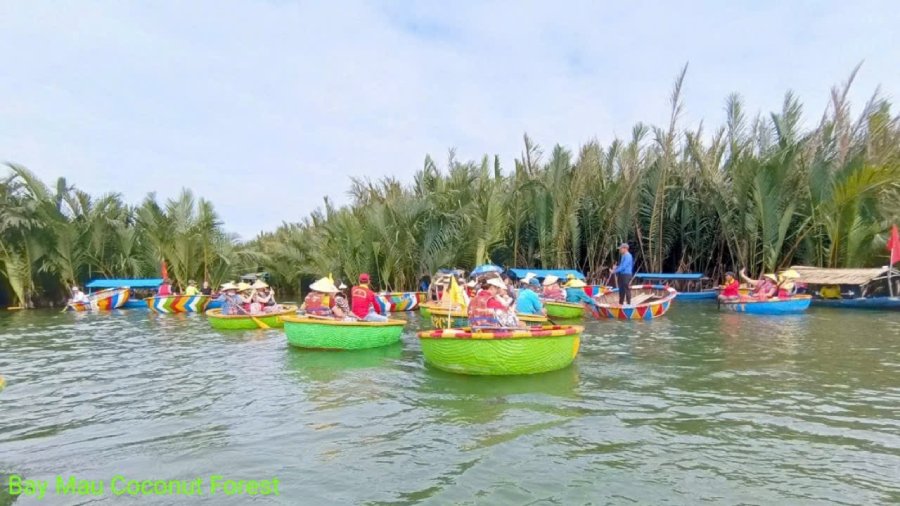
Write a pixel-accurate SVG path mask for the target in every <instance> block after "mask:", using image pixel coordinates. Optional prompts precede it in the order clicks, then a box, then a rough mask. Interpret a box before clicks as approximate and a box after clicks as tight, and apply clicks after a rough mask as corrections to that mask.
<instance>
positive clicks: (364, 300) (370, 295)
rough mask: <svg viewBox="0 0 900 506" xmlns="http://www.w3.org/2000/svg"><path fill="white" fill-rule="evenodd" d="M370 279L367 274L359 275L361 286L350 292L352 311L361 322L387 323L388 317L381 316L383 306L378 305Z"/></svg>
mask: <svg viewBox="0 0 900 506" xmlns="http://www.w3.org/2000/svg"><path fill="white" fill-rule="evenodd" d="M370 279H371V278H370V277H369V275H368V274H367V273H365V272H364V273H362V274H360V275H359V284H358V285H356V286H354V287H353V289H351V290H350V309H351V310H352V311H353V314H355V315H356V317H357V318H359V319H360V320H363V321H367V322H386V321H388V317H387V316H384V315H383V314H381V306H379V305H378V300H377V299H376V298H375V292H373V291H372V289H371V288H369V281H370Z"/></svg>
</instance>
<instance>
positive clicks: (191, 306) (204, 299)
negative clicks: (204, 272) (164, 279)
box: [144, 295, 210, 313]
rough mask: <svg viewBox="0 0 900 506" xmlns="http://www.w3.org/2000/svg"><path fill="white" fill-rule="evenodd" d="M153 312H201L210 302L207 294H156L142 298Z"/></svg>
mask: <svg viewBox="0 0 900 506" xmlns="http://www.w3.org/2000/svg"><path fill="white" fill-rule="evenodd" d="M144 302H145V303H146V304H147V308H148V309H149V310H150V311H153V312H154V313H202V312H204V311H206V307H207V305H208V304H209V302H210V297H209V296H207V295H158V296H156V297H147V298H146V299H144Z"/></svg>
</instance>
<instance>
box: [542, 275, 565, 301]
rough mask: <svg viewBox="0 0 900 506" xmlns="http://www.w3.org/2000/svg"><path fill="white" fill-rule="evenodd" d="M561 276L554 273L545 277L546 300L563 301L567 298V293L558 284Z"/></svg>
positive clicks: (544, 294)
mask: <svg viewBox="0 0 900 506" xmlns="http://www.w3.org/2000/svg"><path fill="white" fill-rule="evenodd" d="M558 281H559V278H558V277H556V276H554V275H553V274H551V275H549V276H547V277H546V278H544V293H543V296H544V300H555V301H563V300H566V294H565V292H563V290H562V288H560V286H559V284H558Z"/></svg>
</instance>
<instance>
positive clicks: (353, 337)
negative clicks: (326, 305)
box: [281, 315, 406, 350]
mask: <svg viewBox="0 0 900 506" xmlns="http://www.w3.org/2000/svg"><path fill="white" fill-rule="evenodd" d="M281 320H282V321H283V322H284V333H285V334H286V335H287V340H288V344H290V345H291V346H296V347H298V348H316V349H323V350H362V349H366V348H378V347H381V346H387V345H389V344H393V343H396V342H398V341H400V335H401V334H403V326H404V325H406V322H405V321H403V320H388V321H386V322H361V321H344V320H335V319H333V318H326V317H317V316H299V315H289V316H282V317H281Z"/></svg>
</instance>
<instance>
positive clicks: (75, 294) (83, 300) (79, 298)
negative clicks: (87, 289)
mask: <svg viewBox="0 0 900 506" xmlns="http://www.w3.org/2000/svg"><path fill="white" fill-rule="evenodd" d="M90 302H91V298H90V297H88V296H87V294H86V293H84V292H82V291H81V288H78V287H77V286H73V287H72V298H71V299H69V303H71V304H88V303H90Z"/></svg>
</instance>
